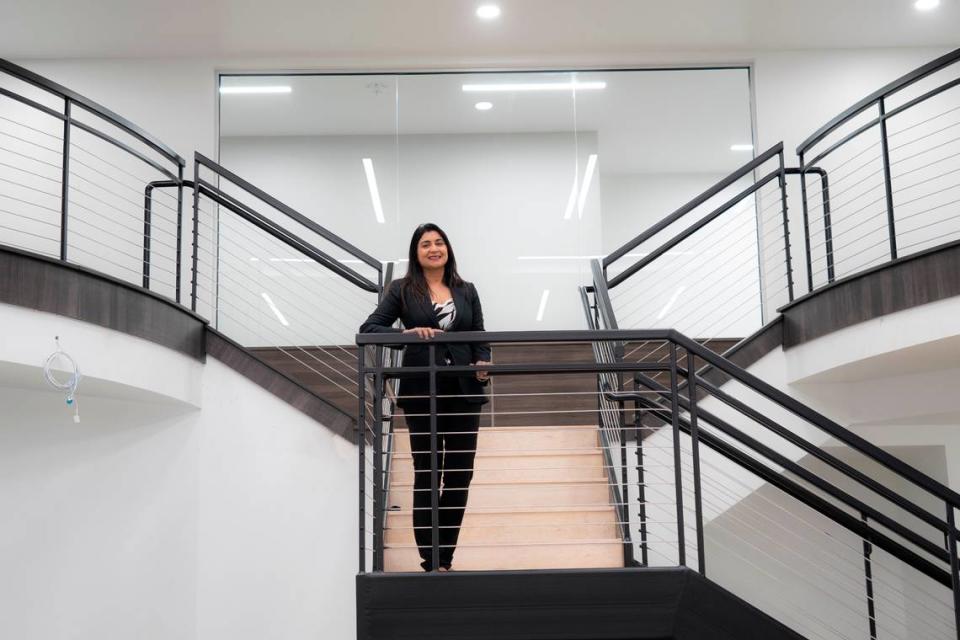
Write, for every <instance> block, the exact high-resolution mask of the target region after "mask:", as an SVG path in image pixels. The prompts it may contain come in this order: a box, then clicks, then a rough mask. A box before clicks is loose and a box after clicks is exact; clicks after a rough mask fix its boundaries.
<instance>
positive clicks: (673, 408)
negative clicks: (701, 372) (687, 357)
mask: <svg viewBox="0 0 960 640" xmlns="http://www.w3.org/2000/svg"><path fill="white" fill-rule="evenodd" d="M677 376H678V373H677V344H676V343H675V342H673V341H671V342H670V419H671V422H672V426H673V479H674V483H675V485H676V490H677V491H676V494H677V555H678V560H679V563H680V565H681V566H686V564H687V550H686V542H685V540H684V530H683V479H682V477H681V476H682V469H681V458H680V402H679V398H678V396H679V393H680V391H679V386H680V385H679V382H678V380H677Z"/></svg>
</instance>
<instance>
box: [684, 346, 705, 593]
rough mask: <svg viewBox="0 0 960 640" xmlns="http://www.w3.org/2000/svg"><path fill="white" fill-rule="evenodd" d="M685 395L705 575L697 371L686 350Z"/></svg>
mask: <svg viewBox="0 0 960 640" xmlns="http://www.w3.org/2000/svg"><path fill="white" fill-rule="evenodd" d="M687 396H688V398H689V400H688V401H689V403H690V412H689V413H690V451H691V453H692V455H693V502H694V517H695V518H696V528H697V563H698V565H699V566H700V574H701V575H704V576H705V575H707V569H706V566H707V565H706V560H705V556H706V553H705V550H704V548H703V495H702V493H701V490H700V433H699V430H698V427H697V371H696V368H695V364H694V358H693V354H692V353H690V352H689V351H688V352H687Z"/></svg>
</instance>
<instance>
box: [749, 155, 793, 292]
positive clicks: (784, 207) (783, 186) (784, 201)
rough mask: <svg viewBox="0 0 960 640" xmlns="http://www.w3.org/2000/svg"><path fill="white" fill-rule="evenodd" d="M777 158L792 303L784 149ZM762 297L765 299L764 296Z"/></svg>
mask: <svg viewBox="0 0 960 640" xmlns="http://www.w3.org/2000/svg"><path fill="white" fill-rule="evenodd" d="M777 157H778V158H779V159H780V175H779V176H778V180H779V181H780V208H781V211H782V213H783V250H784V261H785V262H786V266H787V292H788V295H789V296H790V302H793V261H792V260H791V258H790V218H789V216H788V215H787V168H786V167H785V166H784V164H783V150H782V149H781V150H780V153H779V154H777ZM760 250H761V249H760V247H757V251H760ZM760 297H761V299H762V298H763V296H762V295H761V296H760Z"/></svg>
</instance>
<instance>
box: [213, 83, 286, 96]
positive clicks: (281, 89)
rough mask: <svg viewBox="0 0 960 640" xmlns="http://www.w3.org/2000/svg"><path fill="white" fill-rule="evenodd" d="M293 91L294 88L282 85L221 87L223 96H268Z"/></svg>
mask: <svg viewBox="0 0 960 640" xmlns="http://www.w3.org/2000/svg"><path fill="white" fill-rule="evenodd" d="M292 91H293V88H291V87H287V86H282V85H274V86H260V87H254V86H250V87H242V86H240V87H238V86H234V87H220V93H222V94H231V93H232V94H242V93H247V94H256V93H259V94H267V93H290V92H292Z"/></svg>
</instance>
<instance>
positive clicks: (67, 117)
mask: <svg viewBox="0 0 960 640" xmlns="http://www.w3.org/2000/svg"><path fill="white" fill-rule="evenodd" d="M72 108H73V101H72V100H70V98H65V99H64V101H63V157H62V158H61V160H62V165H61V175H60V259H61V260H62V261H64V262H66V261H67V226H68V225H67V222H68V218H69V210H70V121H71V117H72V115H71V113H72Z"/></svg>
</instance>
